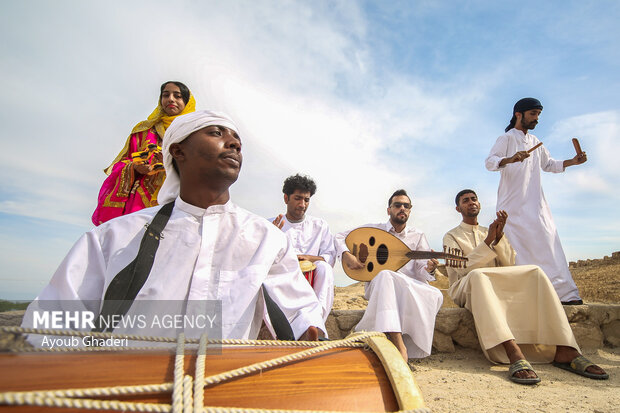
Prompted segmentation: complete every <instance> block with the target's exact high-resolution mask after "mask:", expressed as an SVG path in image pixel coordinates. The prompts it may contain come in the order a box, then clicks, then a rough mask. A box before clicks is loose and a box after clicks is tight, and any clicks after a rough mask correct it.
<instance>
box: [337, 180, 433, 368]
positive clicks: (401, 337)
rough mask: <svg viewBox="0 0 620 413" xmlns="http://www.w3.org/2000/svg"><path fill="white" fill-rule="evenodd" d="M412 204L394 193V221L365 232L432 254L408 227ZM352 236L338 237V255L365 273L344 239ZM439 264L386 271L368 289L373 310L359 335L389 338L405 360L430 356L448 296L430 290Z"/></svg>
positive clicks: (402, 194) (390, 212)
mask: <svg viewBox="0 0 620 413" xmlns="http://www.w3.org/2000/svg"><path fill="white" fill-rule="evenodd" d="M410 213H411V199H410V198H409V196H408V195H407V192H406V191H405V190H404V189H399V190H398V191H396V192H394V194H392V196H391V197H390V199H389V200H388V209H387V214H388V216H389V220H388V222H387V223H384V224H368V225H363V227H372V228H379V229H382V230H384V231H387V232H389V233H390V234H392V235H394V236H396V237H397V238H399V239H400V240H401V241H402V242H404V243H405V244H406V245H407V246H408V247H409V248H410V249H412V250H421V251H430V248H429V245H428V242H427V241H426V237H425V236H424V234H423V233H422V232H420V231H418V230H416V229H415V228H413V227H408V226H407V220H408V219H409V214H410ZM349 232H351V231H347V232H342V233H339V234H337V235H336V237H335V238H336V251H337V253H338V256H339V257H341V260H342V265H343V266H344V265H346V266H348V267H349V268H351V269H361V268H364V265H363V264H362V263H361V262H360V261H359V260H358V259H357V258H356V257H355V256H354V255H353V254H351V253H350V252H349V249H348V248H347V245H346V243H345V238H346V237H347V235H348V234H349ZM436 268H437V260H435V259H432V260H428V261H427V262H424V261H422V260H411V261H409V262H408V263H407V264H405V265H404V266H403V267H402V268H401V269H399V270H398V271H389V270H383V271H381V272H379V273H378V274H377V276H376V277H375V278H373V279H372V280H371V281H370V282H369V283H368V284H366V292H365V297H366V299H367V300H368V307H367V308H366V312H365V313H364V316H363V317H362V319H361V320H360V322H359V323H358V324H357V326H355V330H356V331H380V332H383V333H386V335H387V336H388V338H389V339H390V341H392V343H394V345H395V346H396V348H398V350H399V351H400V353H401V355H402V356H403V358H404V359H405V360H407V359H409V358H422V357H426V356H428V355H430V354H431V348H432V345H433V332H434V331H435V318H436V316H437V313H438V312H439V309H440V308H441V304H442V303H443V296H442V294H441V291H439V290H438V289H437V288H435V287H432V286H430V285H429V284H428V282H429V281H433V280H434V279H435V277H434V273H435V269H436Z"/></svg>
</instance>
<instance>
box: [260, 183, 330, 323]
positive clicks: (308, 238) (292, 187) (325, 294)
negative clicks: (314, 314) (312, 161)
mask: <svg viewBox="0 0 620 413" xmlns="http://www.w3.org/2000/svg"><path fill="white" fill-rule="evenodd" d="M282 192H283V193H284V203H285V204H286V214H280V215H278V216H277V217H275V218H271V219H270V221H272V222H273V224H274V225H275V226H276V227H278V228H280V229H281V230H282V231H284V232H285V233H286V236H287V237H288V239H289V241H290V242H291V244H292V246H293V249H294V250H295V252H296V253H297V258H298V259H299V261H310V262H311V263H313V264H314V265H315V266H316V268H315V269H314V279H313V281H312V283H313V287H312V288H313V289H314V292H315V293H316V296H317V298H318V299H319V302H320V303H321V307H322V308H323V320H327V316H329V312H330V311H331V309H332V305H333V304H334V271H333V266H334V263H335V262H336V249H335V247H334V237H333V235H332V233H331V232H330V230H329V226H328V225H327V222H325V220H323V219H321V218H315V217H312V216H310V215H307V214H306V211H307V210H308V207H309V206H310V198H311V197H312V196H313V195H314V194H315V193H316V184H315V183H314V181H313V180H312V179H311V178H310V177H308V176H302V175H299V174H296V175H293V176H289V177H288V178H286V180H285V181H284V185H283V187H282Z"/></svg>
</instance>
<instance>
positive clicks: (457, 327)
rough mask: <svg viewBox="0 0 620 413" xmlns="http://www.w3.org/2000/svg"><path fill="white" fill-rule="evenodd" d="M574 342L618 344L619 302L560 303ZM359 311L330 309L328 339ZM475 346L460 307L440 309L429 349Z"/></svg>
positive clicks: (344, 329) (350, 323) (590, 346)
mask: <svg viewBox="0 0 620 413" xmlns="http://www.w3.org/2000/svg"><path fill="white" fill-rule="evenodd" d="M564 311H565V312H566V316H567V317H568V321H569V323H570V326H571V328H572V329H573V332H574V334H575V338H576V339H577V343H578V344H579V346H580V347H581V348H583V349H596V348H601V347H605V346H607V347H618V346H620V304H587V305H576V306H564ZM363 314H364V311H363V310H336V311H332V314H331V315H330V318H329V319H328V320H327V330H328V333H329V335H330V337H331V338H334V339H336V338H343V337H345V336H346V335H347V334H349V332H350V331H351V329H352V328H353V327H354V326H355V325H356V324H357V322H358V321H359V320H360V319H361V318H362V315H363ZM456 344H458V345H459V346H462V347H467V348H473V349H479V348H480V344H479V342H478V335H477V334H476V327H475V325H474V319H473V317H472V315H471V313H470V312H469V311H467V310H466V309H464V308H442V309H441V310H439V314H438V315H437V321H436V322H435V335H434V337H433V349H434V351H438V352H450V353H451V352H454V351H455V345H456Z"/></svg>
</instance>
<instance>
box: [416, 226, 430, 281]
mask: <svg viewBox="0 0 620 413" xmlns="http://www.w3.org/2000/svg"><path fill="white" fill-rule="evenodd" d="M415 249H416V250H417V251H430V250H431V247H430V246H429V245H428V241H427V240H426V235H424V234H422V236H421V237H420V241H418V245H416V247H415ZM427 262H428V260H413V266H414V269H415V272H414V275H413V278H415V279H416V280H418V281H422V282H428V281H435V277H434V276H432V275H431V274H429V272H428V271H426V263H427Z"/></svg>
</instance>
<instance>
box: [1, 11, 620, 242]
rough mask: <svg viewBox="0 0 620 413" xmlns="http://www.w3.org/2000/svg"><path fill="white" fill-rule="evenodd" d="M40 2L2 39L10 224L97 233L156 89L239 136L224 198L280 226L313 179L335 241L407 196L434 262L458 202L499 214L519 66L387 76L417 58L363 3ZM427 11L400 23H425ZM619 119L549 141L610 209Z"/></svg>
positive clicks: (580, 124)
mask: <svg viewBox="0 0 620 413" xmlns="http://www.w3.org/2000/svg"><path fill="white" fill-rule="evenodd" d="M34 4H35V6H36V7H35V6H32V7H31V6H30V5H26V6H25V5H20V4H19V3H14V4H12V5H11V7H10V8H8V10H7V14H5V17H3V18H2V19H3V20H2V22H3V23H5V24H4V25H2V26H0V35H4V36H3V38H4V39H7V40H8V41H7V42H5V43H4V45H2V46H0V52H2V54H3V61H2V62H1V63H0V75H2V76H3V79H5V80H7V85H8V86H7V87H6V90H5V93H3V95H2V96H0V102H1V104H2V107H3V111H2V113H0V120H2V122H3V132H2V133H3V143H4V150H3V152H2V153H0V164H2V172H3V178H4V179H3V182H2V183H0V188H1V189H2V192H3V197H2V198H0V212H4V213H8V214H14V215H22V216H27V217H39V218H45V219H48V220H50V221H57V222H62V223H71V224H77V225H80V226H83V227H84V228H87V227H88V226H89V218H90V213H91V212H92V209H93V208H94V206H95V201H96V196H97V192H98V190H99V186H100V185H101V183H102V181H103V179H104V175H103V173H102V172H101V170H102V169H103V168H104V167H105V166H107V164H108V163H109V162H110V160H111V159H112V158H113V157H114V156H115V155H116V153H117V151H118V150H119V149H120V147H121V146H122V144H123V141H124V139H125V138H126V137H127V134H128V132H129V130H130V129H131V127H132V126H133V125H134V124H135V123H136V122H138V121H139V120H142V119H144V118H145V117H146V116H147V115H148V113H150V111H151V110H152V109H153V107H154V105H155V100H156V98H157V95H158V93H157V92H158V87H159V84H160V83H161V82H162V81H164V80H168V79H178V80H181V81H184V82H185V83H186V84H187V85H188V86H190V88H191V89H192V91H193V93H194V94H195V96H196V98H197V102H198V108H199V109H206V108H209V109H215V110H223V111H226V112H228V113H229V114H230V115H231V116H232V117H233V118H234V119H235V120H236V121H238V123H239V124H240V126H241V129H242V132H243V139H244V149H243V151H244V155H245V161H244V166H243V170H242V174H241V177H240V179H239V181H238V182H237V183H236V184H235V185H234V186H233V187H232V189H231V192H232V195H233V199H234V200H235V201H236V202H237V203H239V204H240V205H242V206H243V207H245V208H247V209H250V210H252V211H254V212H256V213H258V214H261V215H264V216H272V215H275V214H276V213H278V212H281V211H282V210H283V203H282V199H281V198H282V195H281V192H280V191H281V185H282V181H283V179H284V178H285V177H286V176H288V175H290V174H293V173H296V172H302V173H306V174H309V175H311V176H312V177H313V178H314V179H315V180H316V181H317V184H318V187H319V189H318V193H317V195H316V196H315V197H314V198H313V200H312V205H311V209H310V212H311V213H312V214H314V215H317V216H321V217H323V218H325V219H327V220H328V222H330V225H331V226H332V228H333V229H334V230H336V231H340V230H344V229H348V228H350V227H352V226H355V225H358V224H362V223H366V222H380V221H382V220H385V219H386V215H385V208H386V202H387V198H388V197H389V195H390V194H391V193H392V191H393V190H395V189H397V188H401V187H403V188H405V189H407V190H408V191H410V192H412V193H413V197H414V204H415V210H414V212H413V218H412V221H413V223H414V225H416V226H418V227H420V228H421V229H422V230H424V231H426V232H427V235H428V237H429V240H430V241H431V244H432V245H433V247H435V248H440V243H441V238H442V236H443V234H444V232H445V231H446V230H448V229H449V228H452V227H454V226H455V225H456V223H457V221H458V215H457V214H456V212H455V211H454V209H453V207H452V205H453V201H452V199H453V196H454V193H455V192H457V191H458V190H459V189H461V188H462V187H463V186H468V187H473V188H474V189H476V190H477V191H478V194H479V196H480V199H481V200H482V201H483V206H484V209H483V216H481V221H482V222H488V221H490V219H491V217H492V216H493V210H494V205H493V201H494V199H493V197H494V194H495V190H496V185H497V176H496V175H494V174H491V173H489V172H487V171H485V170H484V167H483V163H482V161H483V158H484V155H485V153H486V151H488V149H489V148H490V146H491V145H492V140H493V139H494V138H495V137H496V136H497V135H498V134H499V131H497V133H496V132H494V131H493V130H494V128H495V125H496V124H497V121H496V120H494V119H490V118H491V117H492V116H495V113H494V112H493V111H494V110H495V106H497V105H498V102H501V103H502V104H503V103H504V102H505V100H506V99H507V98H506V96H504V95H502V94H501V93H499V92H498V89H503V88H504V87H506V85H507V84H510V83H511V82H512V81H513V80H514V78H513V76H514V73H515V71H516V70H520V69H519V65H518V64H517V63H518V62H519V59H518V57H515V58H514V60H510V61H497V62H495V63H494V64H493V65H489V67H480V68H478V71H477V72H475V73H471V72H467V71H462V70H461V68H460V67H455V68H446V73H449V72H453V73H454V76H453V77H450V78H446V79H440V80H437V79H435V78H434V77H433V75H432V73H427V72H426V68H425V63H426V62H424V61H420V60H416V62H417V63H416V64H417V66H416V67H410V68H406V67H401V68H393V67H392V66H391V62H390V61H389V60H385V59H386V56H390V55H391V54H394V55H396V54H399V53H406V52H408V51H406V50H400V49H399V50H395V49H394V50H392V49H391V48H392V47H393V46H392V45H391V44H389V43H388V42H389V36H386V37H385V38H381V39H377V38H374V37H372V36H373V31H372V29H373V25H375V24H379V23H378V22H377V21H376V20H374V19H375V17H376V16H370V15H368V14H367V13H368V12H367V11H366V10H363V9H362V6H361V5H360V4H358V3H355V2H336V3H333V2H329V3H328V2H325V3H322V2H313V3H307V2H293V1H291V2H286V1H285V2H280V1H278V2H261V3H260V4H259V3H255V2H249V1H247V2H241V1H240V2H192V1H187V2H177V3H175V7H174V8H171V7H170V5H169V4H167V3H164V2H130V3H125V2H124V3H120V2H112V3H106V4H103V3H79V5H78V4H76V3H75V2H65V3H62V2H55V4H54V5H51V4H49V3H47V2H39V3H34ZM434 4H435V3H433V2H430V3H424V4H422V5H416V6H413V7H417V9H415V10H413V11H412V9H408V10H403V12H402V13H403V14H404V15H407V16H410V17H411V20H412V24H415V19H416V18H419V16H427V17H429V18H430V17H433V14H434V13H433V12H434V11H437V9H436V7H439V6H434ZM443 7H445V6H442V7H440V8H443ZM396 8H397V9H400V8H405V5H403V4H399V5H398V6H396ZM431 9H432V10H431ZM32 10H35V11H34V12H33V11H32ZM429 10H430V11H429ZM425 11H426V12H428V13H427V14H424V13H425ZM447 11H448V10H446V12H447ZM391 13H395V11H394V10H391ZM442 13H443V10H442ZM440 14H441V13H440ZM7 16H9V17H7ZM381 17H383V16H381ZM68 23H71V24H68ZM383 24H384V23H383ZM384 29H385V30H398V29H397V28H392V27H385V28H384ZM452 29H453V30H454V33H457V32H458V31H457V30H456V29H457V28H452ZM374 34H376V32H374ZM594 34H595V33H594ZM594 34H593V35H594ZM58 39H61V40H62V41H59V40H58ZM412 41H415V44H416V45H417V46H420V47H423V46H425V45H428V44H431V43H428V41H427V40H425V39H424V38H421V37H420V38H416V39H412ZM449 52H450V51H449V50H443V51H442V53H444V54H446V53H449ZM472 52H477V53H480V51H479V50H478V51H475V50H472ZM483 52H484V54H485V55H486V56H487V60H486V61H490V60H492V59H491V56H492V53H494V51H493V50H488V51H487V50H486V49H485V50H483ZM378 55H379V56H381V59H377V56H378ZM414 60H415V59H414ZM512 92H513V91H512V90H511V91H508V92H506V94H508V95H511V96H512ZM559 98H561V97H559ZM610 107H613V108H614V109H615V106H612V105H610ZM490 113H492V115H491V114H490ZM618 117H619V115H618V112H617V111H608V112H601V113H596V114H591V115H584V116H582V117H575V118H570V119H566V120H565V121H562V122H559V123H558V125H557V128H555V129H554V130H553V132H552V133H551V134H550V135H551V136H550V137H549V138H548V141H549V142H550V143H553V142H554V139H557V140H558V142H559V140H560V139H562V140H563V141H566V142H569V138H570V137H572V136H573V135H575V134H577V135H578V136H579V137H580V139H582V146H583V147H584V149H585V150H586V151H588V154H589V156H590V160H589V162H588V163H587V164H586V165H584V166H580V167H577V168H575V170H574V171H571V179H572V181H571V182H572V183H574V185H572V187H571V188H570V189H571V190H575V191H579V193H582V192H586V191H589V192H590V193H591V192H595V193H597V194H601V195H605V197H606V198H605V199H613V197H617V195H615V194H613V195H612V194H610V192H614V191H611V190H610V189H611V188H614V187H615V185H614V184H615V181H616V180H617V178H618V176H619V175H620V169H618V168H619V166H618V165H619V163H618V162H616V161H615V157H616V155H615V154H616V153H618V149H620V148H618V145H619V141H620V139H618V123H619V122H618ZM506 120H507V119H506ZM501 123H502V127H503V122H501ZM489 125H492V126H489ZM489 131H491V132H489ZM489 135H490V136H489ZM567 145H569V144H568V143H567ZM569 149H570V147H569ZM564 178H566V177H564ZM546 190H548V191H549V192H550V193H551V197H550V198H554V197H556V196H557V197H558V198H560V199H567V198H566V194H565V193H561V192H560V191H561V190H562V189H561V188H560V187H558V188H555V187H554V186H551V187H549V186H547V187H546ZM615 222H617V221H615ZM569 236H570V234H569Z"/></svg>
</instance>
